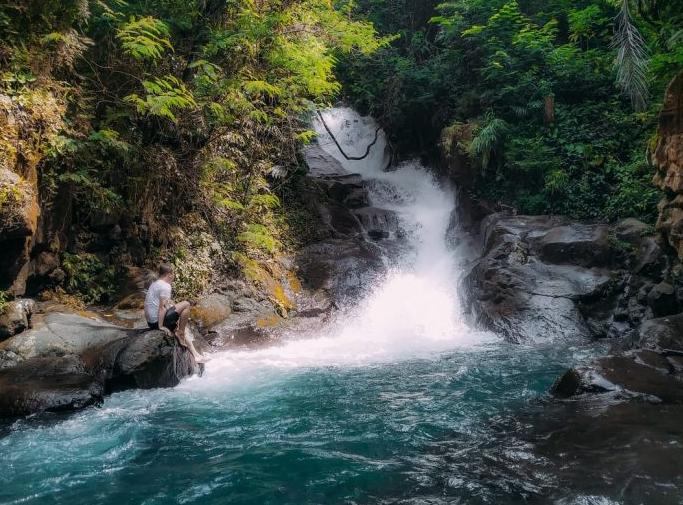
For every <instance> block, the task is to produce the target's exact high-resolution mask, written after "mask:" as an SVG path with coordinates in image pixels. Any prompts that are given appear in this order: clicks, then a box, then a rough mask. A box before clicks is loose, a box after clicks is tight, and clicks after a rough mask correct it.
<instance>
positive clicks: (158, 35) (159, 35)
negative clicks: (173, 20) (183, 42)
mask: <svg viewBox="0 0 683 505" xmlns="http://www.w3.org/2000/svg"><path fill="white" fill-rule="evenodd" d="M169 35H170V31H169V28H168V25H167V24H166V23H164V22H163V21H160V20H158V19H156V18H154V17H152V16H145V17H142V18H137V19H136V18H135V17H131V18H130V21H128V23H126V24H124V25H123V26H122V27H121V28H119V30H118V31H117V32H116V37H117V38H118V39H119V41H120V42H121V47H122V48H123V52H124V53H126V54H127V55H129V56H131V57H132V58H134V59H136V60H152V61H153V60H158V59H159V58H161V57H162V56H163V54H164V51H165V50H166V49H170V50H171V51H172V50H173V46H172V45H171V41H170V40H169Z"/></svg>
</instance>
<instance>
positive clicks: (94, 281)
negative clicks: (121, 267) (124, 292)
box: [62, 253, 117, 304]
mask: <svg viewBox="0 0 683 505" xmlns="http://www.w3.org/2000/svg"><path fill="white" fill-rule="evenodd" d="M62 268H63V269H64V272H65V273H66V281H65V289H66V292H67V293H68V294H71V295H75V296H77V297H78V298H80V299H81V300H83V301H84V302H85V303H86V304H97V303H102V302H106V301H109V300H110V299H111V297H112V296H113V295H114V293H115V292H116V287H117V284H116V281H117V279H116V272H115V270H114V267H112V266H107V265H105V264H104V263H103V262H102V260H100V258H98V257H97V256H96V255H95V254H90V253H80V254H70V253H64V254H63V255H62Z"/></svg>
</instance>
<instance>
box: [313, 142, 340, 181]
mask: <svg viewBox="0 0 683 505" xmlns="http://www.w3.org/2000/svg"><path fill="white" fill-rule="evenodd" d="M304 154H305V156H306V164H307V165H308V169H309V173H310V174H311V175H312V176H314V177H324V176H330V175H341V174H345V173H346V170H345V169H344V167H343V166H342V164H341V163H340V162H339V161H338V160H337V159H336V158H334V157H332V156H331V155H329V154H328V153H327V152H325V151H324V150H323V149H322V148H321V147H320V146H319V145H318V144H317V143H313V144H311V145H310V146H309V147H308V148H307V149H306V151H305V153H304Z"/></svg>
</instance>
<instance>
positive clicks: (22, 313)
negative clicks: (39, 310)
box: [0, 299, 36, 341]
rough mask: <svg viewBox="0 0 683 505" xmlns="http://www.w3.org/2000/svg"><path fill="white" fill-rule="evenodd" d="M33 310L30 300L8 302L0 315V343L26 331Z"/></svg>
mask: <svg viewBox="0 0 683 505" xmlns="http://www.w3.org/2000/svg"><path fill="white" fill-rule="evenodd" d="M35 308H36V303H35V302H34V301H33V300H31V299H24V300H14V301H12V302H9V303H8V304H7V306H6V307H5V308H4V309H3V311H2V312H1V313H0V341H1V340H5V339H7V338H9V337H11V336H13V335H16V334H18V333H21V332H22V331H24V330H26V329H27V328H28V327H29V324H30V321H31V315H32V314H33V312H34V311H35Z"/></svg>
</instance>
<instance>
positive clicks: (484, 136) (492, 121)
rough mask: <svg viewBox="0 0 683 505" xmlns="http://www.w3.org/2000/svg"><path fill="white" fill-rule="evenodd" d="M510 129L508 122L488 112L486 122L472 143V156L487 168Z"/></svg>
mask: <svg viewBox="0 0 683 505" xmlns="http://www.w3.org/2000/svg"><path fill="white" fill-rule="evenodd" d="M507 131H508V124H507V123H506V122H505V121H504V120H502V119H499V118H496V117H495V116H493V115H492V114H487V116H486V123H485V124H484V126H482V127H481V128H479V130H478V131H477V133H476V135H475V137H474V138H473V139H472V143H471V144H470V156H471V157H472V158H474V159H475V160H477V161H478V162H479V164H480V165H481V168H482V169H483V170H486V169H487V168H488V166H489V164H490V163H491V160H492V159H493V157H494V156H495V155H496V153H497V152H498V151H499V150H500V146H501V145H502V143H503V139H504V138H505V135H506V134H507Z"/></svg>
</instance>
